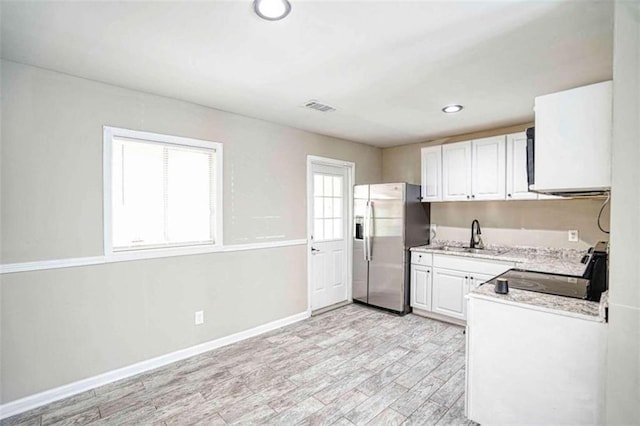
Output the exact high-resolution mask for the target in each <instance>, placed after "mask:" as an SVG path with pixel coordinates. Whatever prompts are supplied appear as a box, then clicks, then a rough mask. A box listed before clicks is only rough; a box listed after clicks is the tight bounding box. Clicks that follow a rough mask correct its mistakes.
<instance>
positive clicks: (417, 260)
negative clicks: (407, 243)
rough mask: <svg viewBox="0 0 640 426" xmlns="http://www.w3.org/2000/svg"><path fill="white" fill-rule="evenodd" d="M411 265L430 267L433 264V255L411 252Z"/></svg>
mask: <svg viewBox="0 0 640 426" xmlns="http://www.w3.org/2000/svg"><path fill="white" fill-rule="evenodd" d="M411 263H412V264H414V265H424V266H431V265H432V264H433V255H432V254H431V253H422V252H419V251H412V252H411Z"/></svg>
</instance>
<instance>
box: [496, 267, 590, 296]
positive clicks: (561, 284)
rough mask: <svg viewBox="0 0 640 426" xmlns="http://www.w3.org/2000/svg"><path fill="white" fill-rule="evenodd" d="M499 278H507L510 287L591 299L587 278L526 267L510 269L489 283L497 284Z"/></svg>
mask: <svg viewBox="0 0 640 426" xmlns="http://www.w3.org/2000/svg"><path fill="white" fill-rule="evenodd" d="M498 278H504V279H506V280H507V281H508V282H509V288H517V289H520V290H528V291H535V292H538V293H547V294H555V295H557V296H565V297H573V298H575V299H589V280H588V279H586V278H581V277H574V276H571V275H558V274H548V273H545V272H534V271H526V270H524V269H510V270H508V271H507V272H505V273H504V274H502V275H498V276H497V277H495V278H493V279H491V280H489V281H487V283H488V284H494V285H495V283H496V280H497V279H498Z"/></svg>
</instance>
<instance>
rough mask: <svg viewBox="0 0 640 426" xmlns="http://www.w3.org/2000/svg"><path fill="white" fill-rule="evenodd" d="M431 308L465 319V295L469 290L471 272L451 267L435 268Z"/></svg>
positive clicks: (440, 312) (434, 310) (443, 313)
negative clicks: (453, 269)
mask: <svg viewBox="0 0 640 426" xmlns="http://www.w3.org/2000/svg"><path fill="white" fill-rule="evenodd" d="M432 284H433V299H432V300H431V310H432V311H433V312H437V313H439V314H442V315H447V316H450V317H453V318H458V319H462V320H463V319H465V317H466V312H467V307H466V301H465V298H464V296H465V295H466V294H467V292H468V291H469V289H468V286H469V274H468V273H465V272H460V271H452V270H449V269H438V268H434V269H433V283H432Z"/></svg>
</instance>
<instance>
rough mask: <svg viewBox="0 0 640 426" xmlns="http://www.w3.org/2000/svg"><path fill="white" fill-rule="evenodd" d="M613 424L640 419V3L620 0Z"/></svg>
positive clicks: (610, 374) (610, 384) (610, 380)
mask: <svg viewBox="0 0 640 426" xmlns="http://www.w3.org/2000/svg"><path fill="white" fill-rule="evenodd" d="M613 52H614V53H613V55H614V61H613V149H612V156H613V158H612V190H611V197H612V199H611V203H612V205H611V260H610V263H609V266H610V267H611V271H610V277H609V278H610V298H609V301H610V304H609V333H608V369H607V404H606V407H607V424H609V425H631V424H638V423H639V422H640V404H639V402H640V254H639V253H640V250H639V249H638V242H639V241H640V189H639V188H640V168H639V166H638V165H639V164H640V3H637V2H617V3H616V11H615V29H614V51H613Z"/></svg>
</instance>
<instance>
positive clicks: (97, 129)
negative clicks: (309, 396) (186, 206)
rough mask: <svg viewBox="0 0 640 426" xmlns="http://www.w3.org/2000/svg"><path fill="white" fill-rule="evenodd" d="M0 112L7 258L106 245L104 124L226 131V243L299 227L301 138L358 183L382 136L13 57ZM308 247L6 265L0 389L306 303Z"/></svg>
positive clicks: (22, 387) (210, 135)
mask: <svg viewBox="0 0 640 426" xmlns="http://www.w3.org/2000/svg"><path fill="white" fill-rule="evenodd" d="M310 113H313V112H310ZM2 118H3V123H2V124H3V126H2V140H1V146H0V148H1V149H0V158H1V159H2V163H1V165H0V166H1V167H0V168H1V175H0V180H1V182H0V184H1V196H2V199H1V203H0V204H1V210H0V213H1V217H0V227H1V228H2V235H1V238H2V240H1V256H2V263H13V262H25V261H37V260H49V259H64V258H78V257H84V256H99V255H102V254H103V252H102V244H103V241H102V240H103V229H102V126H103V125H110V126H116V127H125V128H130V129H136V130H145V131H151V132H158V133H165V134H171V135H178V136H185V137H192V138H200V139H206V140H212V141H217V142H222V143H223V144H224V243H225V245H231V244H239V243H251V242H264V241H265V240H267V241H277V240H290V239H303V238H306V225H305V221H306V220H305V214H306V213H305V211H306V198H305V196H306V182H305V180H306V156H307V155H308V154H312V155H320V156H326V157H332V158H338V159H342V160H348V161H354V162H355V163H356V182H357V183H368V182H379V181H380V177H381V150H380V149H378V148H374V147H370V146H366V145H362V144H357V143H352V142H348V141H344V140H339V139H335V138H330V137H325V136H321V135H316V134H311V133H308V132H304V131H300V130H296V129H293V128H289V127H284V126H280V125H275V124H271V123H267V122H264V121H261V120H255V119H251V118H247V117H243V116H240V115H236V114H231V113H226V112H222V111H218V110H214V109H211V108H205V107H202V106H198V105H194V104H190V103H186V102H182V101H178V100H174V99H169V98H164V97H160V96H154V95H150V94H145V93H140V92H135V91H132V90H127V89H123V88H119V87H115V86H111V85H107V84H101V83H97V82H93V81H89V80H85V79H80V78H76V77H72V76H68V75H64V74H60V73H55V72H50V71H46V70H42V69H39V68H34V67H29V66H25V65H20V64H16V63H13V62H7V61H3V62H2ZM305 253H306V251H305V247H304V246H296V247H288V248H276V249H264V250H258V251H243V252H234V253H215V254H208V255H200V256H187V257H176V258H165V259H155V260H144V261H135V262H126V263H115V264H106V265H97V266H87V267H79V268H70V269H61V270H48V271H39V272H25V273H15V274H5V275H1V276H0V278H1V280H2V281H1V286H0V289H1V292H2V296H1V298H0V300H1V302H0V303H1V305H0V306H1V315H0V318H1V324H2V330H1V331H2V333H1V334H2V336H1V339H2V340H1V347H2V349H1V354H0V356H1V363H2V364H1V370H0V371H1V373H2V399H1V400H2V401H3V402H7V401H11V400H14V399H17V398H20V397H24V396H27V395H30V394H33V393H35V392H39V391H43V390H46V389H49V388H52V387H55V386H60V385H63V384H66V383H69V382H72V381H75V380H79V379H82V378H85V377H89V376H92V375H95V374H98V373H102V372H105V371H109V370H112V369H114V368H118V367H123V366H126V365H129V364H132V363H135V362H138V361H141V360H145V359H149V358H152V357H155V356H158V355H162V354H165V353H168V352H171V351H175V350H178V349H182V348H185V347H189V346H192V345H195V344H198V343H202V342H205V341H209V340H212V339H215V338H217V337H220V336H224V335H228V334H231V333H234V332H238V331H242V330H245V329H247V328H250V327H253V326H257V325H260V324H264V323H267V322H269V321H273V320H276V319H280V318H284V317H287V316H289V315H293V314H296V313H300V312H302V311H305V310H306V297H307V295H306V256H305ZM196 310H204V311H205V319H206V323H205V325H204V326H202V327H195V326H194V325H193V313H194V312H195V311H196Z"/></svg>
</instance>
